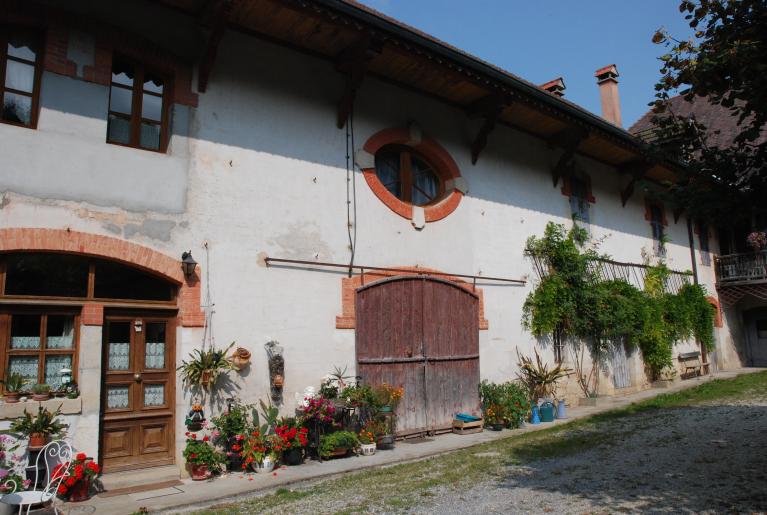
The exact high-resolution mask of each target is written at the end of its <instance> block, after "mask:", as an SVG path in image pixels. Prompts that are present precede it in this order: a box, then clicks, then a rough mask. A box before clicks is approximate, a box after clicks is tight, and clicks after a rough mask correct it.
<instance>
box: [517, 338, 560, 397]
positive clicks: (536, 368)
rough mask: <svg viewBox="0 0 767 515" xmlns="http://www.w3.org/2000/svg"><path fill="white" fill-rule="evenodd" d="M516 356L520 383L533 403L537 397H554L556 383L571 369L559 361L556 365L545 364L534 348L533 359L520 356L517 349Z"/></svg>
mask: <svg viewBox="0 0 767 515" xmlns="http://www.w3.org/2000/svg"><path fill="white" fill-rule="evenodd" d="M517 358H518V359H519V362H518V363H517V366H518V367H519V372H517V375H518V377H519V381H520V383H522V385H523V386H524V387H525V388H526V389H527V391H528V392H529V394H530V399H531V400H532V401H533V402H534V403H535V402H537V401H538V399H546V398H553V397H555V395H554V394H555V392H556V388H557V383H558V382H559V380H560V379H562V378H563V377H567V376H568V375H569V374H570V372H571V370H570V369H569V368H566V367H564V366H563V365H562V364H561V363H557V365H556V366H554V367H551V368H549V365H548V364H545V363H544V362H543V360H542V359H541V356H540V354H538V350H537V349H535V361H533V360H532V359H531V358H529V357H527V356H522V355H520V354H519V351H517Z"/></svg>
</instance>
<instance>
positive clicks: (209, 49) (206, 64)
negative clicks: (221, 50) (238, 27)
mask: <svg viewBox="0 0 767 515" xmlns="http://www.w3.org/2000/svg"><path fill="white" fill-rule="evenodd" d="M239 2H240V0H215V1H214V2H210V4H211V5H210V7H209V8H207V9H205V10H204V14H203V15H202V16H200V23H201V24H202V25H207V26H210V32H209V33H208V41H207V43H206V45H205V52H204V53H203V55H202V59H201V60H200V72H199V74H198V77H197V91H199V92H200V93H205V91H206V90H207V89H208V80H209V79H210V72H211V70H212V69H213V64H214V63H215V61H216V54H217V53H218V45H219V43H221V38H222V37H223V36H224V31H226V24H227V22H228V21H229V17H230V16H231V13H232V10H233V9H234V8H235V7H236V5H237V4H238V3H239Z"/></svg>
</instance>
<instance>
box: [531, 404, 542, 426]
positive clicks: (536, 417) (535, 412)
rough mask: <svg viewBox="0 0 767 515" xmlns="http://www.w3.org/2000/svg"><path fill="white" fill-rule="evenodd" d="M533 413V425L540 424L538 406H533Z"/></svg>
mask: <svg viewBox="0 0 767 515" xmlns="http://www.w3.org/2000/svg"><path fill="white" fill-rule="evenodd" d="M532 412H533V414H532V416H531V417H530V423H531V424H540V423H541V417H540V416H539V415H538V406H533V409H532Z"/></svg>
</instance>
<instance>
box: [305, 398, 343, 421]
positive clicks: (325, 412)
mask: <svg viewBox="0 0 767 515" xmlns="http://www.w3.org/2000/svg"><path fill="white" fill-rule="evenodd" d="M306 402H307V405H306V407H305V408H304V417H303V418H304V421H309V420H316V421H318V422H325V423H328V422H333V416H334V415H335V413H336V408H335V406H333V402H332V401H331V400H330V399H326V398H325V397H315V398H313V399H306Z"/></svg>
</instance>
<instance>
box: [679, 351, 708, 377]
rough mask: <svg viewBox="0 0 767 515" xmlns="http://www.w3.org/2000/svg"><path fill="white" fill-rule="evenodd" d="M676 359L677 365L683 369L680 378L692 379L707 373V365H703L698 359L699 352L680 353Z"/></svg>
mask: <svg viewBox="0 0 767 515" xmlns="http://www.w3.org/2000/svg"><path fill="white" fill-rule="evenodd" d="M677 359H678V360H679V363H681V364H682V367H684V372H683V373H682V376H690V377H693V376H700V375H702V374H703V373H706V374H707V373H708V363H704V362H703V360H701V359H700V352H699V351H692V352H680V353H679V356H677Z"/></svg>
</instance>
